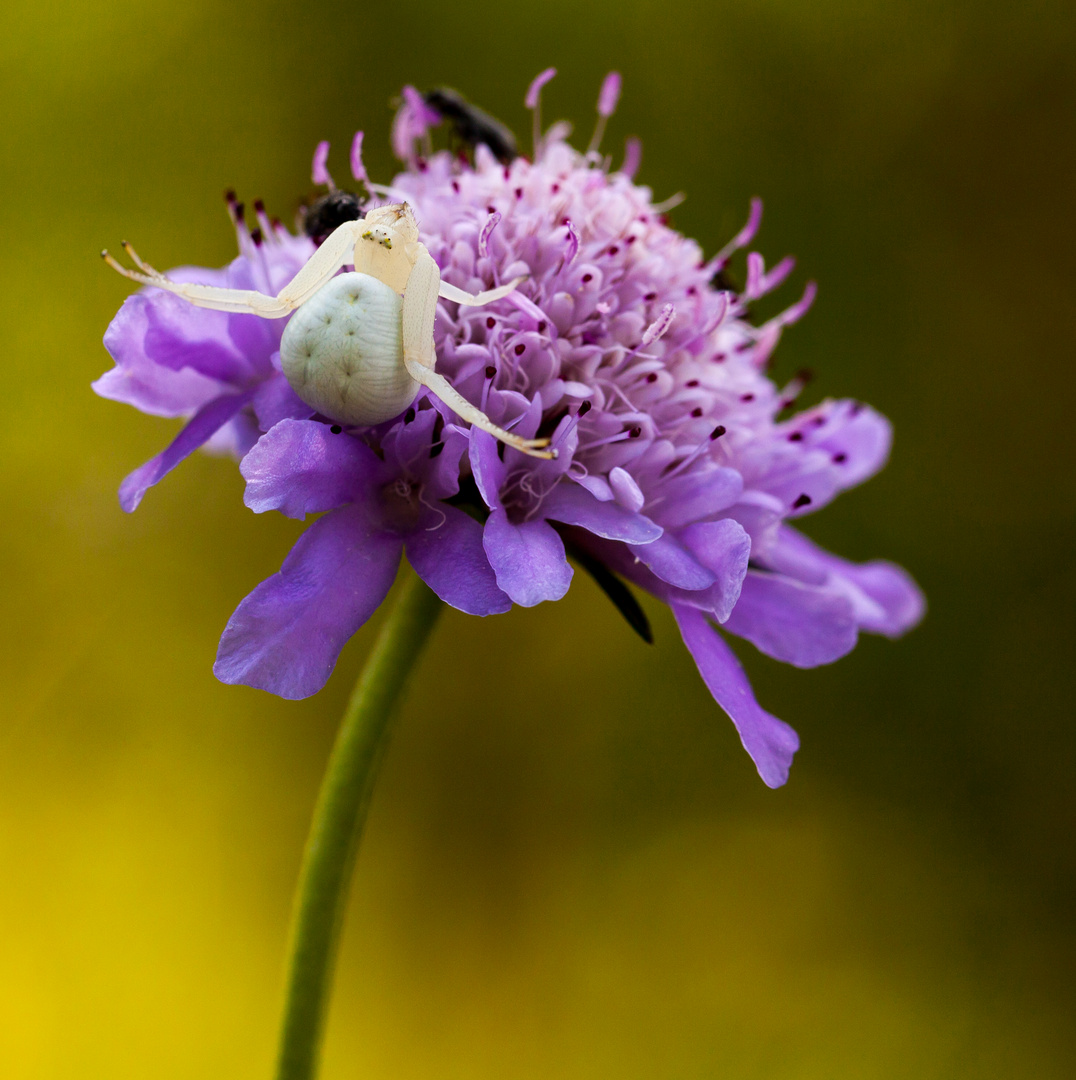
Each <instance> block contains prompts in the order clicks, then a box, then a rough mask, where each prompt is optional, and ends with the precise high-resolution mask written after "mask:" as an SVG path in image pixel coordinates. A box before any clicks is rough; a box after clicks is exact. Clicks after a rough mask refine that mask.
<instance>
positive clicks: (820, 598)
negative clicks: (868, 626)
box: [725, 570, 857, 668]
mask: <svg viewBox="0 0 1076 1080" xmlns="http://www.w3.org/2000/svg"><path fill="white" fill-rule="evenodd" d="M725 627H726V629H728V630H731V631H732V632H733V633H734V634H738V635H739V636H740V637H743V638H747V640H748V641H750V642H751V643H752V644H753V645H754V646H755V647H756V648H757V649H759V651H761V652H764V653H765V654H766V655H767V656H772V657H773V658H774V659H775V660H783V661H784V662H785V663H787V664H793V665H795V666H796V667H802V668H810V667H817V666H818V665H819V664H830V663H832V662H833V661H834V660H838V659H840V658H841V657H842V656H844V655H845V654H846V653H850V652H851V651H852V649H854V648H855V644H856V637H857V629H856V620H855V615H854V614H853V611H852V604H851V601H850V600H849V599H848V598H847V597H846V596H843V595H841V594H840V593H838V592H834V591H832V590H829V589H822V588H818V587H816V586H813V585H803V584H801V583H800V582H798V581H794V580H793V579H792V578H788V577H785V576H784V575H783V574H767V573H759V572H758V571H757V570H749V571H748V573H747V576H746V577H745V578H744V583H743V589H742V590H741V592H740V599H739V601H738V602H737V604H736V607H735V608H734V609H733V611H732V614H731V615H730V616H729V619H728V622H726V623H725Z"/></svg>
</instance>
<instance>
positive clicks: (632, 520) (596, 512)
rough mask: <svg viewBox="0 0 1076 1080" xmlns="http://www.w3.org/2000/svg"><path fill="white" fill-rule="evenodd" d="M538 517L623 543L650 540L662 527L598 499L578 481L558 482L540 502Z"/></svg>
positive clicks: (640, 515) (659, 532) (654, 538)
mask: <svg viewBox="0 0 1076 1080" xmlns="http://www.w3.org/2000/svg"><path fill="white" fill-rule="evenodd" d="M542 517H544V518H546V519H547V520H551V521H560V522H562V523H563V524H565V525H578V526H579V527H580V528H583V529H586V530H587V531H588V532H592V533H594V534H595V535H596V536H601V537H604V538H605V539H606V540H623V541H624V542H625V543H627V544H649V543H652V542H653V541H654V540H656V539H657V538H658V537H659V536H661V534H662V531H663V530H662V528H661V526H660V525H655V524H654V523H653V522H652V521H651V520H650V519H649V518H648V517H644V516H643V515H642V514H633V513H632V512H631V511H630V510H625V509H624V507H622V506H620V505H618V504H617V503H615V502H600V501H599V500H598V499H596V498H594V496H593V495H591V494H590V492H588V491H584V490H583V488H581V487H580V486H579V485H578V484H558V485H557V486H556V487H555V488H554V489H553V490H552V491H551V492H550V493H549V495H547V496H546V498H545V500H544V501H543V502H542Z"/></svg>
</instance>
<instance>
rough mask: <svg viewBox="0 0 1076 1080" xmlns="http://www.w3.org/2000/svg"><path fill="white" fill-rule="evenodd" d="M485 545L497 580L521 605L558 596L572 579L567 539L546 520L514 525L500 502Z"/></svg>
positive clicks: (489, 527)
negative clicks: (560, 535) (565, 544)
mask: <svg viewBox="0 0 1076 1080" xmlns="http://www.w3.org/2000/svg"><path fill="white" fill-rule="evenodd" d="M482 545H483V547H484V548H485V550H486V555H487V556H488V557H489V562H490V565H491V566H492V567H493V570H494V573H495V574H496V575H497V584H498V585H499V586H500V587H501V588H502V589H503V590H504V591H505V592H506V593H507V594H508V595H509V596H510V597H511V598H512V600H514V601H515V602H516V603H517V604H519V605H520V606H521V607H534V605H535V604H540V603H541V602H542V601H543V600H559V599H560V598H561V597H562V596H563V595H564V594H565V593H566V592H567V591H568V586H569V585H570V584H571V581H572V568H571V567H570V566H569V565H568V560H567V559H566V558H565V557H564V541H563V540H561V538H560V537H559V536H558V535H557V534H556V532H555V530H554V529H553V527H552V526H551V525H549V524H547V523H546V522H545V521H525V522H524V523H523V524H522V525H513V524H512V522H510V521H509V520H508V515H507V514H506V513H505V511H504V510H502V509H501V508H500V507H499V506H498V507H497V508H496V509H494V510H493V512H492V513H491V514H490V515H489V520H488V521H487V522H486V528H485V532H484V534H483V537H482Z"/></svg>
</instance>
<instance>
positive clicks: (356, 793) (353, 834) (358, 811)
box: [276, 573, 442, 1080]
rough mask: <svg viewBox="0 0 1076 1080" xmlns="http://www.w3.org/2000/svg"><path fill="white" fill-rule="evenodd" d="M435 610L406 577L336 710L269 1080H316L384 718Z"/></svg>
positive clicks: (417, 583)
mask: <svg viewBox="0 0 1076 1080" xmlns="http://www.w3.org/2000/svg"><path fill="white" fill-rule="evenodd" d="M441 607H442V604H441V601H440V600H438V598H437V597H436V596H435V595H434V594H433V593H432V592H431V591H430V590H429V589H428V588H427V587H426V586H425V585H424V584H423V583H422V581H421V580H420V579H419V577H418V576H417V575H416V574H414V573H412V574H410V576H409V577H408V578H407V580H406V581H404V582H403V583H402V585H401V586H400V589H399V593H398V595H397V597H396V602H395V606H394V607H393V609H392V612H391V613H390V614H389V617H388V619H387V620H386V622H385V624H384V626H383V627H382V628H381V634H380V636H379V637H378V639H377V644H376V645H375V646H374V651H373V652H372V653H371V654H370V658H369V660H368V661H367V663H366V667H365V669H364V670H363V673H362V675H361V677H360V678H359V682H358V684H357V685H356V687H355V690H354V692H353V693H352V695H351V700H350V701H349V702H348V706H347V711H346V712H345V713H344V719H343V722H342V723H341V725H340V731H339V734H338V735H337V737H336V745H335V746H334V747H333V751H332V756H331V757H330V758H329V764H328V768H327V769H326V772H325V779H324V780H323V781H322V785H321V792H320V793H319V795H318V803H317V806H316V808H315V809H314V820H313V824H312V825H311V827H310V835H309V837H308V838H307V842H306V851H305V853H304V855H303V867H302V871H301V873H300V876H299V887H298V891H297V892H296V897H295V908H294V912H293V915H292V930H291V946H290V958H289V965H288V982H287V992H286V999H285V1006H284V1024H283V1029H282V1031H281V1036H280V1056H279V1058H278V1061H277V1072H276V1076H277V1080H314V1077H315V1075H316V1073H317V1068H318V1057H319V1054H320V1051H321V1040H322V1035H323V1033H324V1030H325V1016H326V1013H327V1011H328V1001H329V992H330V990H331V987H332V978H333V970H334V968H335V964H336V953H337V946H338V943H339V940H340V929H341V923H342V921H343V911H344V907H345V902H346V900H347V891H348V885H349V883H350V880H351V871H352V867H353V865H354V862H355V853H356V850H357V849H358V846H359V838H360V836H361V835H362V829H363V825H364V824H365V822H366V813H367V810H368V809H369V807H370V796H371V794H372V792H373V788H374V781H375V779H376V777H377V770H378V765H379V764H380V762H381V758H382V756H383V754H384V751H385V746H386V744H387V742H388V739H387V737H386V736H387V734H388V730H389V726H390V725H389V721H390V719H391V718H392V714H393V709H394V706H395V705H396V702H397V701H398V700H399V697H400V693H401V691H402V690H403V689H404V686H405V684H406V682H407V679H408V676H409V675H410V673H411V671H412V669H413V668H414V666H415V662H416V660H417V659H418V657H419V654H420V653H421V651H422V647H423V645H425V643H426V639H427V638H428V637H429V636H430V631H431V630H432V629H433V627H434V624H435V623H436V621H437V616H438V614H439V613H440V610H441Z"/></svg>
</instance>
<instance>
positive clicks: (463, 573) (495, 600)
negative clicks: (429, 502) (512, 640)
mask: <svg viewBox="0 0 1076 1080" xmlns="http://www.w3.org/2000/svg"><path fill="white" fill-rule="evenodd" d="M406 547H407V559H408V562H410V563H411V565H412V566H413V567H414V568H415V572H416V573H417V574H418V576H419V577H420V578H422V580H423V581H425V582H426V584H427V585H429V587H430V588H431V589H433V591H434V592H435V593H437V595H438V596H439V597H440V598H441V599H442V600H444V602H445V603H446V604H450V605H451V606H452V607H454V608H458V609H459V610H460V611H465V612H467V614H468V615H499V614H500V613H501V612H504V611H507V610H508V609H509V608H510V607H511V606H512V601H511V600H509V599H508V597H507V596H506V595H505V594H504V593H503V592H501V590H500V589H499V588H497V577H496V575H495V574H494V573H493V567H492V566H490V565H489V559H488V558H487V557H486V552H485V549H484V548H483V546H482V526H481V525H480V524H479V523H478V522H477V521H475V520H474V518H472V517H469V516H468V515H467V514H465V513H464V512H463V511H462V510H457V509H456V508H455V507H452V506H446V505H444V504H443V503H442V504H440V505H439V506H437V507H436V509H434V510H432V511H430V512H428V513H427V514H425V515H423V518H422V520H421V521H420V522H419V527H418V528H417V529H415V530H414V531H413V532H411V533H410V534H409V535H408V536H407V539H406Z"/></svg>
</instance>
